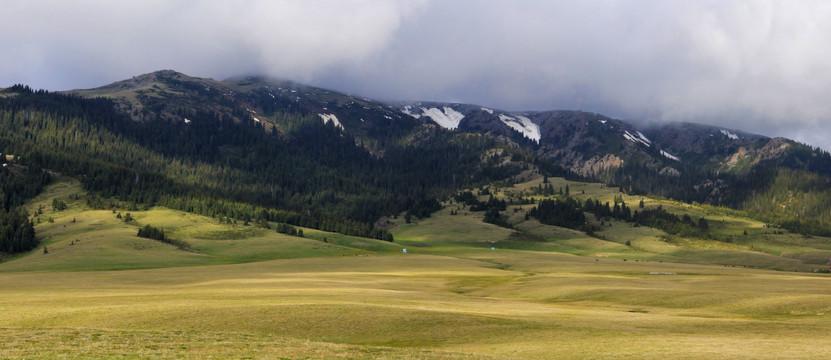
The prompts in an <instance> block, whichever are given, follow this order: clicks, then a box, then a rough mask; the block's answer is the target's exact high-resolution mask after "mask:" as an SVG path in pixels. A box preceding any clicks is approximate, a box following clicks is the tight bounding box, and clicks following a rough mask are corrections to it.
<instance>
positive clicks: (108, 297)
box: [0, 172, 831, 359]
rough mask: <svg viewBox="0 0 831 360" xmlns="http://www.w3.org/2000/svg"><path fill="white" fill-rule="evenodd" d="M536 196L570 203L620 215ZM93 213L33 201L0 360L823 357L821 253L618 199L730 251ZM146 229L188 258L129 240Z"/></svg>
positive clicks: (651, 234)
mask: <svg viewBox="0 0 831 360" xmlns="http://www.w3.org/2000/svg"><path fill="white" fill-rule="evenodd" d="M517 179H523V180H525V181H523V182H519V183H516V184H515V185H512V186H509V185H507V184H504V183H502V184H492V185H491V186H489V187H486V188H480V189H471V190H472V191H481V190H482V189H489V190H490V191H493V194H495V197H496V198H498V199H501V198H505V197H507V196H511V195H509V194H514V195H515V194H518V193H519V192H523V191H529V189H534V188H538V187H540V186H542V184H543V178H542V177H541V176H538V175H535V174H533V173H532V172H526V173H522V174H520V175H518V177H517ZM547 180H548V184H551V185H552V186H553V187H554V188H560V187H566V186H568V188H569V190H570V192H571V193H572V194H575V195H574V196H575V197H592V198H595V199H600V200H602V201H612V200H613V198H614V197H616V196H620V193H619V191H618V189H617V188H610V187H605V186H603V185H601V184H599V183H581V182H574V181H567V180H564V179H562V178H548V179H547ZM496 185H499V186H496ZM87 196H88V194H87V193H86V192H85V191H84V190H83V189H82V188H81V187H80V185H79V184H78V182H77V181H74V180H73V179H70V178H60V179H58V180H57V181H55V182H54V183H53V184H51V185H48V186H47V187H46V188H45V190H44V192H42V193H41V194H40V195H38V196H37V197H35V198H33V199H32V200H30V201H29V202H27V204H26V207H27V208H28V209H31V210H33V211H36V209H38V208H42V209H44V211H43V213H42V214H41V215H40V216H39V218H41V219H50V218H51V220H52V221H41V222H40V223H39V224H38V225H36V230H37V233H38V235H39V236H42V237H43V239H44V241H43V243H42V247H43V246H45V247H47V248H48V253H47V254H44V253H43V252H42V250H41V249H42V247H41V248H38V249H36V250H35V251H32V252H31V253H28V254H23V255H18V256H16V257H15V258H12V259H8V260H7V261H5V262H3V263H1V264H0V281H2V283H3V284H4V288H3V298H2V300H0V318H2V324H3V325H2V327H0V333H1V334H3V336H4V338H5V339H7V344H8V346H5V347H3V349H2V350H0V356H2V357H4V358H27V359H49V358H69V359H71V358H89V357H102V358H145V357H152V358H181V357H198V358H204V357H211V356H212V357H224V358H245V357H255V358H319V359H327V358H355V359H360V358H396V359H407V358H412V359H430V358H434V359H480V358H481V359H489V358H500V359H501V358H511V359H538V358H595V357H598V356H600V357H603V358H629V357H632V356H638V357H641V358H667V357H671V358H712V357H713V356H728V357H731V358H756V359H758V358H801V357H821V356H822V354H824V353H825V352H826V351H828V350H829V347H831V342H825V341H824V340H822V339H817V338H815V337H813V336H812V334H815V333H819V332H823V331H825V330H827V319H826V317H827V316H829V315H827V314H828V312H829V309H831V307H829V306H828V304H829V303H830V302H829V301H831V289H829V288H828V287H827V286H826V282H827V280H828V279H827V275H826V274H818V273H812V272H811V271H815V270H820V269H827V266H828V265H827V263H826V262H827V258H828V255H829V254H831V246H829V245H828V244H831V242H829V241H828V240H829V239H825V238H821V237H811V238H806V237H803V236H801V235H795V234H790V233H787V232H785V233H782V234H772V231H771V229H768V228H766V227H765V224H764V223H761V222H758V221H754V220H751V219H749V218H747V217H746V216H743V215H742V214H741V213H739V212H736V211H733V210H729V209H723V208H716V207H710V206H701V205H689V204H682V203H677V202H674V201H670V200H663V199H658V198H649V197H646V198H642V197H639V196H624V197H623V200H624V201H626V202H627V203H629V204H636V203H637V202H638V201H639V200H641V199H643V200H644V204H645V205H644V206H645V208H650V207H656V206H658V205H661V206H662V207H665V208H667V209H669V211H672V212H674V213H685V214H690V215H691V216H694V217H698V216H706V217H707V218H708V219H709V220H710V223H711V229H712V231H713V233H715V234H721V235H726V236H733V237H734V238H735V239H736V240H735V241H733V242H729V243H728V242H724V241H717V240H707V239H688V238H681V237H676V236H668V235H667V234H666V233H663V232H662V231H660V230H657V229H653V228H646V227H633V226H632V224H631V223H627V222H623V221H617V220H612V221H611V223H610V224H608V225H606V224H605V223H604V225H603V226H605V227H603V229H602V230H601V231H598V232H597V233H596V235H595V236H596V237H589V236H587V235H586V234H585V233H582V232H578V231H575V230H571V229H566V228H560V227H554V226H549V225H543V224H541V223H539V222H538V221H536V220H534V219H531V220H524V216H523V215H522V214H523V212H524V211H525V210H526V209H527V208H529V206H528V205H524V206H522V207H523V210H518V211H516V212H514V210H512V209H513V208H514V206H509V208H508V211H507V213H508V214H511V213H513V214H511V215H509V217H508V223H509V224H511V225H512V227H513V229H508V228H504V227H498V226H496V225H492V224H487V223H484V222H482V212H470V211H465V209H461V211H459V212H458V213H456V211H457V209H459V207H460V204H456V203H451V202H450V201H448V202H445V203H443V205H442V207H443V208H442V210H439V211H438V212H436V213H434V214H432V215H431V216H430V217H429V218H425V219H419V220H413V221H412V222H411V223H407V222H406V221H404V219H402V218H400V217H399V218H397V219H393V218H390V219H388V224H387V226H390V229H391V231H392V232H393V234H394V236H395V239H396V240H395V242H393V243H389V242H385V241H380V240H374V239H367V238H358V237H351V236H345V235H340V234H336V233H330V232H323V231H319V230H314V229H311V228H302V230H303V235H304V237H297V236H289V235H285V234H279V233H277V232H276V231H275V230H274V228H275V227H276V225H278V224H275V223H271V224H269V227H271V229H266V228H264V227H259V226H257V225H255V224H253V223H252V224H248V225H244V224H242V223H237V224H227V223H224V224H223V223H220V222H219V221H217V219H213V218H208V217H204V216H200V215H195V214H190V213H185V212H181V211H177V210H170V209H167V208H163V207H154V208H150V209H147V210H137V211H130V214H131V217H132V218H133V219H134V220H132V221H130V222H125V221H124V220H123V216H122V219H119V218H117V215H118V214H122V215H126V213H127V211H126V209H113V210H95V209H91V208H89V207H88V206H87V205H86V202H85V199H86V198H87ZM488 197H489V196H486V195H482V196H479V198H480V199H481V200H486V199H487V198H488ZM535 197H536V198H537V199H538V200H539V199H542V198H544V197H545V196H535ZM52 199H59V200H61V201H64V202H65V203H66V209H65V210H60V211H54V209H52V208H51V206H50V204H52V201H53V200H52ZM589 219H592V217H591V216H589ZM590 221H595V220H594V219H592V220H590ZM144 224H151V225H153V226H157V227H160V228H163V229H164V231H165V234H166V235H168V236H170V237H171V238H174V239H177V240H180V241H183V242H185V243H187V244H188V245H189V247H188V249H187V250H182V249H178V248H177V247H176V246H173V245H170V244H165V243H161V242H158V241H155V240H150V239H144V238H140V237H137V236H136V235H135V234H136V231H137V229H138V227H139V225H144ZM609 225H611V226H609ZM745 231H747V235H743V234H744V232H745ZM601 238H603V239H601ZM627 242H629V243H630V245H626V243H627ZM405 248H406V249H407V252H406V253H405V252H403V249H405ZM820 259H822V260H820Z"/></svg>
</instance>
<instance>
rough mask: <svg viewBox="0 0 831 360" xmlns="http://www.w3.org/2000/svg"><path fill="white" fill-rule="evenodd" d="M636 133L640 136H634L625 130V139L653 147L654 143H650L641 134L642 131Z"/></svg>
mask: <svg viewBox="0 0 831 360" xmlns="http://www.w3.org/2000/svg"><path fill="white" fill-rule="evenodd" d="M636 133H637V134H638V136H635V135H632V133H630V132H629V131H628V130H623V137H624V138H626V140H629V141H631V142H633V143H641V144H644V145H646V146H652V142H651V141H649V139H647V138H646V136H643V134H641V132H640V131H636Z"/></svg>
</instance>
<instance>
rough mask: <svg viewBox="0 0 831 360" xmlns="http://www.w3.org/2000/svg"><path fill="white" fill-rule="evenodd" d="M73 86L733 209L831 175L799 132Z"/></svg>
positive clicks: (251, 80)
mask: <svg viewBox="0 0 831 360" xmlns="http://www.w3.org/2000/svg"><path fill="white" fill-rule="evenodd" d="M67 93H68V94H72V95H77V96H82V97H86V98H95V97H105V98H107V99H110V100H111V101H113V102H114V103H115V104H116V107H117V110H118V111H119V112H122V113H125V114H127V115H128V116H130V118H132V119H133V120H139V121H145V122H146V121H157V122H158V121H160V122H172V123H179V124H183V126H185V127H186V128H187V127H191V128H192V127H193V126H194V124H196V123H197V122H199V121H200V120H201V119H199V117H211V118H217V119H225V120H223V121H232V122H235V123H250V124H252V125H254V126H256V127H260V128H261V129H262V130H263V131H264V132H266V133H269V134H273V135H276V136H278V137H287V136H289V135H288V134H290V133H292V131H294V129H296V126H297V124H299V123H300V122H308V121H312V122H315V121H316V122H319V123H322V124H325V125H328V124H331V126H332V127H334V128H336V129H337V130H338V131H341V132H342V135H341V136H349V137H350V138H351V139H352V140H350V141H354V143H355V145H357V146H359V147H362V148H364V149H366V150H367V151H369V153H371V154H373V156H375V157H377V158H378V159H385V158H386V157H388V155H393V157H395V156H401V153H399V152H397V151H399V150H395V149H400V148H408V147H409V148H412V147H413V146H415V147H419V146H421V149H422V150H420V151H427V152H434V151H437V150H438V149H439V148H441V146H442V145H441V144H440V143H441V141H451V139H455V140H452V141H460V143H459V144H461V143H468V142H471V141H476V142H480V143H481V142H482V141H483V140H484V139H489V140H487V141H495V142H494V143H493V144H494V146H497V147H502V148H503V150H499V152H497V153H500V154H504V155H506V156H509V157H510V158H511V159H513V163H514V164H518V165H521V164H522V163H525V164H526V165H525V166H527V165H529V164H530V165H534V166H536V167H537V168H539V169H540V171H545V172H546V173H548V174H550V175H560V176H568V177H571V178H579V179H587V180H595V181H601V182H605V183H607V184H609V185H612V186H619V187H620V188H621V190H623V191H627V192H632V193H643V194H654V195H659V196H665V197H670V198H674V199H678V200H682V201H686V202H692V201H697V202H701V203H708V204H713V205H726V206H730V207H733V208H747V207H749V206H750V204H751V203H752V202H754V201H755V202H758V201H759V200H758V199H756V198H754V196H758V195H757V194H758V193H764V192H766V190H765V189H768V188H769V187H770V186H773V185H772V184H774V183H775V181H774V180H775V178H776V176H778V175H777V174H778V173H779V172H778V170H777V169H780V168H787V169H792V170H795V171H804V172H807V173H818V174H821V175H822V176H829V174H831V170H829V169H830V168H831V165H829V164H831V158H829V155H828V153H827V152H824V151H822V150H820V149H818V148H811V147H809V146H807V145H804V144H800V143H798V142H796V141H793V140H789V139H784V138H770V137H767V136H763V135H757V134H750V133H747V132H743V131H740V130H733V129H726V128H721V127H716V126H708V125H702V124H693V123H683V122H679V123H664V124H657V125H651V126H638V125H635V124H633V123H630V122H626V121H622V120H618V119H613V118H610V117H607V116H604V115H601V114H596V113H592V112H585V111H577V110H552V111H528V112H522V111H503V110H498V109H492V108H489V107H487V106H483V105H474V104H459V103H442V102H417V101H415V102H397V103H389V102H387V103H384V102H379V101H374V100H371V99H368V98H365V97H358V96H352V95H346V94H343V93H340V92H337V91H333V90H327V89H322V88H317V87H312V86H307V85H303V84H300V83H296V82H291V81H287V80H283V79H269V78H265V77H256V76H245V77H234V78H231V79H228V80H224V81H217V80H213V79H202V78H197V77H190V76H187V75H185V74H181V73H178V72H175V71H172V70H163V71H157V72H154V73H150V74H144V75H140V76H136V77H133V78H132V79H127V80H123V81H120V82H115V83H113V84H110V85H106V86H103V87H100V88H95V89H86V90H73V91H69V92H67ZM286 119H295V120H291V121H288V122H287V121H286ZM217 134H219V133H217ZM439 135H440V136H439ZM437 136H438V137H437ZM465 136H467V137H468V138H467V139H466V140H462V138H464V137H465ZM440 138H441V139H444V140H438V139H440ZM312 141H315V140H312ZM425 146H426V147H425ZM465 146H467V145H465ZM218 149H219V150H218V151H220V152H219V153H218V154H225V155H220V156H219V157H220V158H226V159H228V161H230V159H231V158H230V157H229V156H231V155H234V154H237V155H239V154H240V153H239V150H235V148H234V147H230V148H229V147H224V148H218ZM505 149H512V150H510V151H509V152H504V151H505ZM408 151H411V150H408ZM459 151H462V152H464V151H469V150H461V149H460V150H459ZM476 151H484V148H480V149H479V150H476ZM394 154H398V155H394ZM425 154H426V153H425ZM459 154H461V152H460V153H459ZM486 154H496V153H494V152H493V151H484V152H482V153H469V154H468V156H478V157H480V158H481V159H483V160H482V161H483V162H482V164H484V163H485V162H484V159H485V156H490V155H486ZM399 159H402V158H400V157H399ZM387 160H389V159H387ZM448 160H449V159H448ZM347 161H348V160H347ZM381 161H384V160H381ZM404 161H405V162H406V160H404ZM494 161H495V160H494ZM493 164H495V163H493ZM446 175H453V176H452V178H453V179H456V178H457V177H459V176H463V177H464V176H467V175H464V174H459V173H456V174H446ZM454 181H455V180H454ZM786 183H789V184H791V183H790V182H786ZM776 201H779V200H776ZM771 220H776V219H771ZM776 221H782V220H781V219H780V220H776Z"/></svg>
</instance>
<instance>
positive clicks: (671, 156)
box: [661, 150, 681, 161]
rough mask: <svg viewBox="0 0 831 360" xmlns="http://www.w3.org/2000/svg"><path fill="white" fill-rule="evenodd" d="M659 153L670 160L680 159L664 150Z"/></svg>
mask: <svg viewBox="0 0 831 360" xmlns="http://www.w3.org/2000/svg"><path fill="white" fill-rule="evenodd" d="M661 155H663V156H664V157H665V158H667V159H670V160H675V161H681V159H679V158H678V157H677V156H675V155H672V154H670V153H668V152H666V151H663V150H661Z"/></svg>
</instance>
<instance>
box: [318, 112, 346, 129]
mask: <svg viewBox="0 0 831 360" xmlns="http://www.w3.org/2000/svg"><path fill="white" fill-rule="evenodd" d="M317 116H320V118H321V119H322V120H323V123H324V124H326V123H328V122H330V121H331V122H332V123H333V124H335V126H336V127H339V128H341V130H345V129H344V128H343V125H341V123H340V121H338V117H337V116H335V114H317Z"/></svg>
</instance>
